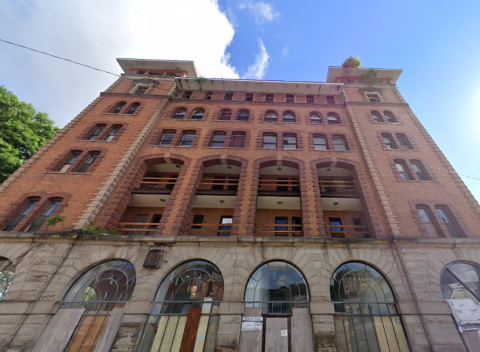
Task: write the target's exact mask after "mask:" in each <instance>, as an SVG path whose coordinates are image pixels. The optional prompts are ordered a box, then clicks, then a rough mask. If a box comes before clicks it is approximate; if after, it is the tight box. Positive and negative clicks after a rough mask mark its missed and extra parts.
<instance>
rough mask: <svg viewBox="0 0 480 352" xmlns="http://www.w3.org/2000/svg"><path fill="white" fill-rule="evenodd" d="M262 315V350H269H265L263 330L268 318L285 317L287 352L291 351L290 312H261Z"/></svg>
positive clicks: (263, 351) (264, 330)
mask: <svg viewBox="0 0 480 352" xmlns="http://www.w3.org/2000/svg"><path fill="white" fill-rule="evenodd" d="M262 317H263V329H262V352H269V351H265V332H266V331H267V319H268V318H287V329H288V352H292V314H262Z"/></svg>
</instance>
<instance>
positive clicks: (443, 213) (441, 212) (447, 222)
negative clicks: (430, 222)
mask: <svg viewBox="0 0 480 352" xmlns="http://www.w3.org/2000/svg"><path fill="white" fill-rule="evenodd" d="M437 213H438V216H440V219H442V221H443V222H444V223H445V224H449V223H451V221H450V219H449V218H448V216H447V214H446V213H445V212H444V211H443V209H440V208H437Z"/></svg>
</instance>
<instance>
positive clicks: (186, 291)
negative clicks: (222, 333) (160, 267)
mask: <svg viewBox="0 0 480 352" xmlns="http://www.w3.org/2000/svg"><path fill="white" fill-rule="evenodd" d="M222 299H223V276H222V273H221V272H220V270H219V269H218V268H217V267H216V266H215V265H213V264H212V263H210V262H207V261H203V260H193V261H189V262H186V263H183V264H180V265H179V266H177V267H176V268H175V269H173V270H172V271H170V273H169V274H168V275H167V276H166V277H165V278H164V279H163V280H162V282H161V283H160V286H159V287H158V289H157V293H156V294H155V298H154V302H153V308H152V311H151V312H150V316H149V317H148V319H147V322H146V324H145V326H144V329H143V332H142V336H141V338H140V340H139V341H140V343H139V345H138V348H137V352H157V351H169V352H178V351H180V350H181V348H184V347H185V346H194V350H195V351H202V352H213V351H214V349H215V340H216V336H217V328H218V321H219V315H218V308H219V304H220V302H221V301H222ZM182 351H183V349H182Z"/></svg>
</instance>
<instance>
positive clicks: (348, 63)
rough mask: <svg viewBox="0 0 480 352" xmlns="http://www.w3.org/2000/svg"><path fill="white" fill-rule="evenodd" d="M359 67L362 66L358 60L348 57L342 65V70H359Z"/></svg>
mask: <svg viewBox="0 0 480 352" xmlns="http://www.w3.org/2000/svg"><path fill="white" fill-rule="evenodd" d="M360 66H362V63H361V62H360V59H359V58H358V57H355V56H349V57H348V58H346V59H345V61H344V62H343V64H342V67H343V68H359V67H360Z"/></svg>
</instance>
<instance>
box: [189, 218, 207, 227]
mask: <svg viewBox="0 0 480 352" xmlns="http://www.w3.org/2000/svg"><path fill="white" fill-rule="evenodd" d="M204 218H205V215H195V216H194V217H193V223H194V224H203V219H204ZM191 229H192V230H201V229H202V227H201V226H198V225H192V227H191Z"/></svg>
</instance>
